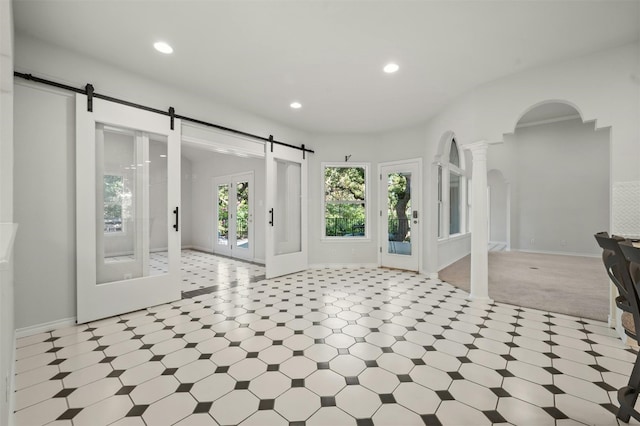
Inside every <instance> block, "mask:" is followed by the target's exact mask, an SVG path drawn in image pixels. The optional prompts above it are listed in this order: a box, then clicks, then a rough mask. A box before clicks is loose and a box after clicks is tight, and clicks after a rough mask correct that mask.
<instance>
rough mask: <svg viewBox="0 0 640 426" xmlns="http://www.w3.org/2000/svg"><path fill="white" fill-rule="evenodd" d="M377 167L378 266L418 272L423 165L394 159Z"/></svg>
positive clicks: (412, 161)
mask: <svg viewBox="0 0 640 426" xmlns="http://www.w3.org/2000/svg"><path fill="white" fill-rule="evenodd" d="M379 169H380V173H379V175H380V225H379V228H380V266H382V267H388V268H396V269H406V270H409V271H416V272H417V271H420V253H421V239H420V236H421V230H420V229H421V226H420V225H421V223H420V221H421V219H422V217H421V211H422V205H421V199H420V195H421V179H422V178H421V173H422V164H421V162H420V161H418V160H407V161H397V162H391V163H381V164H380V166H379Z"/></svg>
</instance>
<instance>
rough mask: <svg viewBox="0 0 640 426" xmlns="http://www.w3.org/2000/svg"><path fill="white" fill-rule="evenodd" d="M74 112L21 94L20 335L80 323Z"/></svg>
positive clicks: (40, 94)
mask: <svg viewBox="0 0 640 426" xmlns="http://www.w3.org/2000/svg"><path fill="white" fill-rule="evenodd" d="M74 105H75V101H74V99H73V98H72V97H71V96H66V95H61V94H55V93H52V92H50V91H48V90H42V89H41V88H31V87H26V86H22V85H19V84H16V86H15V137H14V140H15V144H14V155H15V169H14V185H15V187H14V214H15V218H16V221H17V222H18V223H19V225H20V231H19V232H18V235H17V236H16V248H15V250H16V251H15V283H16V285H15V300H16V306H15V307H16V311H15V312H16V328H23V327H28V326H31V325H35V324H42V323H46V322H50V321H55V320H61V319H65V318H71V317H74V316H75V306H76V284H75V279H76V262H75V237H76V230H75V216H76V214H75V211H76V210H75V200H76V197H75V127H74V126H75V123H74V121H75V120H74V118H75V107H74ZM36 123H37V125H36Z"/></svg>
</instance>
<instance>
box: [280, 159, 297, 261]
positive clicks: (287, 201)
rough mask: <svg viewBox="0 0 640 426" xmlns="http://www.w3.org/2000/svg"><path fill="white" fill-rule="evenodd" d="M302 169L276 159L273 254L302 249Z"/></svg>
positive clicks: (291, 163) (295, 251)
mask: <svg viewBox="0 0 640 426" xmlns="http://www.w3.org/2000/svg"><path fill="white" fill-rule="evenodd" d="M301 178H302V169H301V166H300V164H298V163H293V162H289V161H284V160H276V194H277V196H276V198H277V199H276V206H275V209H274V212H273V219H274V226H275V238H274V243H275V254H276V255H279V254H288V253H298V252H300V251H301V250H302V228H301V226H302V204H301V196H302V188H301V186H300V185H301Z"/></svg>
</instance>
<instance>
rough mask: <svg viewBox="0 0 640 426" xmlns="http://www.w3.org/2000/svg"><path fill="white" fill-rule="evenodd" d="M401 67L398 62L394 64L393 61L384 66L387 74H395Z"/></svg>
mask: <svg viewBox="0 0 640 426" xmlns="http://www.w3.org/2000/svg"><path fill="white" fill-rule="evenodd" d="M399 69H400V67H399V66H398V64H394V63H393V62H391V63H388V64H387V65H385V66H384V68H383V71H384V72H386V73H387V74H393V73H394V72H396V71H398V70H399Z"/></svg>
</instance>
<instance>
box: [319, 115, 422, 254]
mask: <svg viewBox="0 0 640 426" xmlns="http://www.w3.org/2000/svg"><path fill="white" fill-rule="evenodd" d="M421 140H423V138H422V129H421V128H420V127H415V128H410V129H406V130H403V131H398V132H392V133H389V134H381V135H318V136H313V137H311V138H310V143H309V146H311V147H312V148H313V149H314V150H315V154H313V155H310V156H309V263H310V264H312V265H314V264H316V265H323V264H339V263H356V264H377V262H378V247H379V241H378V237H379V229H378V226H379V217H380V216H379V214H378V199H379V180H380V179H379V176H378V164H379V163H380V162H386V161H395V160H407V159H413V158H423V147H422V146H421V145H420V144H419V143H416V141H421ZM348 155H351V158H350V159H349V161H351V162H357V163H369V165H370V167H369V181H368V182H367V184H368V185H369V189H368V192H367V196H368V200H367V209H368V210H367V218H368V220H369V237H370V238H367V239H366V240H346V239H345V240H344V241H331V240H322V239H321V236H322V220H323V217H324V216H323V215H324V212H323V210H322V198H323V193H322V183H323V177H322V167H321V164H322V163H323V162H343V161H344V158H345V156H348Z"/></svg>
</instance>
